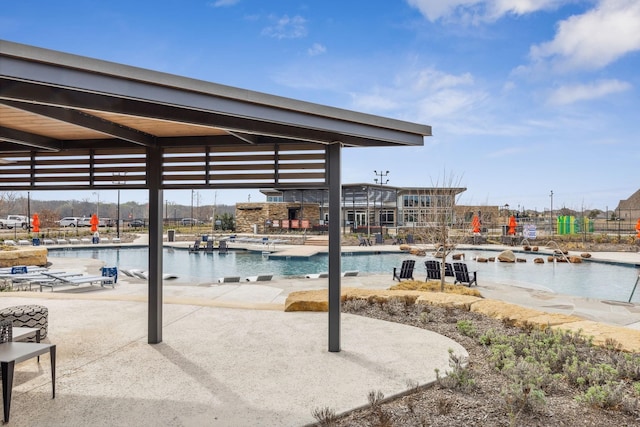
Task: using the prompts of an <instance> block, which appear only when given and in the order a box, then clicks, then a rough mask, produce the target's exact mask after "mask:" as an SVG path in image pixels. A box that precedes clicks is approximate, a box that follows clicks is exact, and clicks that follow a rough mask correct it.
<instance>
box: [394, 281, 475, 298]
mask: <svg viewBox="0 0 640 427" xmlns="http://www.w3.org/2000/svg"><path fill="white" fill-rule="evenodd" d="M389 289H391V290H395V291H423V292H440V282H438V281H435V280H430V281H428V282H421V281H419V280H405V281H404V282H400V283H398V284H397V285H394V286H392V287H390V288H389ZM444 292H445V293H447V294H456V295H470V296H474V297H482V295H481V294H480V291H479V290H477V289H471V288H468V287H466V286H461V285H452V284H449V283H445V285H444Z"/></svg>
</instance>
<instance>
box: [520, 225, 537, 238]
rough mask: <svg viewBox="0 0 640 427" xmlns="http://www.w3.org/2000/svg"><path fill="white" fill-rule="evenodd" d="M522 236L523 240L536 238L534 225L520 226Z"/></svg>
mask: <svg viewBox="0 0 640 427" xmlns="http://www.w3.org/2000/svg"><path fill="white" fill-rule="evenodd" d="M522 236H523V237H524V238H525V239H535V238H536V225H535V224H525V225H523V226H522Z"/></svg>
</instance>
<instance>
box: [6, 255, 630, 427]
mask: <svg viewBox="0 0 640 427" xmlns="http://www.w3.org/2000/svg"><path fill="white" fill-rule="evenodd" d="M296 248H297V249H298V250H299V251H300V252H304V253H306V250H307V249H306V248H308V247H305V246H296ZM372 248H373V249H375V250H383V247H382V246H374V247H361V248H358V247H353V250H354V251H356V250H367V249H368V250H369V251H371V250H372ZM325 249H326V248H325ZM351 249H352V248H351V247H350V248H349V250H351ZM386 249H387V248H384V250H386ZM311 250H316V251H317V250H323V248H318V247H311ZM388 250H390V251H397V250H398V247H397V246H389V247H388ZM300 252H299V253H300ZM596 256H597V257H601V258H602V259H606V260H609V261H611V262H619V261H623V262H629V263H636V262H637V259H638V258H640V255H638V254H636V253H634V254H627V253H610V254H597V255H596V254H594V258H595V257H596ZM53 261H54V262H55V265H54V267H55V268H63V269H64V268H67V269H68V268H71V267H76V268H77V267H78V265H79V263H78V260H77V259H70V258H56V259H55V260H53ZM80 264H81V265H82V267H83V268H84V269H85V271H87V272H91V273H95V271H97V269H98V268H99V266H100V262H99V261H95V260H82V263H80ZM396 283H397V282H396ZM392 284H393V281H392V278H391V274H388V275H358V276H356V277H346V278H343V281H342V285H343V287H352V288H363V289H364V288H366V289H386V288H388V287H389V286H391V285H392ZM326 286H327V279H282V280H274V281H271V282H264V283H261V284H257V283H255V282H245V283H239V284H212V283H200V284H192V285H185V284H173V283H172V282H170V281H165V283H164V288H163V289H164V301H165V304H164V313H163V314H164V316H163V325H164V327H163V342H162V343H160V344H155V345H149V344H147V305H146V294H147V283H146V281H143V280H139V279H131V278H126V279H124V280H120V281H119V282H118V285H117V286H116V288H115V289H111V288H104V289H102V288H97V287H93V288H91V287H82V288H72V289H69V290H68V291H64V290H56V292H43V293H40V292H19V293H0V306H2V307H6V306H11V305H18V304H41V305H45V306H47V307H48V309H49V337H48V339H47V340H48V341H50V342H53V343H56V344H57V347H58V357H57V359H58V360H57V366H58V369H57V376H58V378H57V381H56V386H57V387H56V399H54V400H52V399H51V384H50V376H49V367H48V365H49V364H48V360H47V358H46V357H44V358H43V360H42V361H41V363H40V364H39V365H38V364H37V363H36V362H35V361H33V360H31V361H28V362H24V363H21V364H19V365H18V366H17V367H16V375H15V379H14V395H13V401H12V407H11V421H10V423H11V424H14V425H31V426H45V425H46V426H62V425H64V426H85V425H87V424H91V425H94V426H129V425H154V426H176V425H179V426H201V425H220V426H245V425H261V426H282V425H287V426H302V425H307V424H311V423H313V422H315V421H316V420H315V418H314V417H313V415H312V411H313V410H314V409H318V408H320V409H321V408H330V409H333V410H335V411H336V412H337V413H341V412H344V411H348V410H351V409H354V408H357V407H359V406H363V405H366V404H367V402H368V400H367V395H368V394H369V392H371V391H381V392H382V393H383V394H384V395H385V396H392V395H395V394H400V393H404V392H406V391H407V390H408V389H410V388H411V387H412V386H413V385H415V384H426V383H429V382H432V381H433V380H434V379H435V372H434V369H435V368H438V369H440V370H441V371H444V370H447V369H448V350H449V348H452V349H454V351H456V352H457V353H459V354H462V355H464V354H466V351H465V350H464V349H463V348H462V347H460V346H459V345H458V344H457V343H455V342H453V341H451V340H449V339H447V338H445V337H442V336H440V335H437V334H433V333H430V332H429V331H425V330H421V329H418V328H412V327H408V326H403V325H397V324H393V323H389V322H383V321H378V320H372V319H366V318H361V317H359V316H352V315H347V314H343V316H342V328H341V332H342V334H341V335H342V337H341V338H342V339H341V342H342V351H341V352H339V353H329V352H328V351H327V348H328V347H327V346H328V344H327V337H328V332H327V326H328V324H327V323H328V320H327V314H326V313H308V312H303V313H300V312H298V313H285V312H283V306H284V301H285V299H286V297H287V295H289V293H291V292H292V291H294V290H302V289H326ZM479 289H480V291H481V293H482V294H483V296H485V297H486V298H490V299H496V300H500V301H506V302H512V303H515V304H518V305H522V306H523V307H530V308H536V309H540V310H543V311H547V312H552V313H556V312H557V313H564V314H572V315H578V316H582V317H584V318H586V319H589V320H594V321H597V322H603V323H607V324H612V325H620V326H624V327H626V328H629V329H632V330H639V329H640V307H639V306H638V304H624V303H614V302H606V301H605V302H603V301H597V300H589V299H584V298H578V297H571V296H566V295H557V294H549V293H546V292H541V291H534V290H527V289H523V288H517V287H512V286H505V285H499V284H492V283H486V282H482V281H481V283H480V286H479ZM36 408H37V409H36Z"/></svg>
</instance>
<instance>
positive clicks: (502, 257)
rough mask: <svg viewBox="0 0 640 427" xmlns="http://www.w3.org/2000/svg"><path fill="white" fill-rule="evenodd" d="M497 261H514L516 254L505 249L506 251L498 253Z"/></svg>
mask: <svg viewBox="0 0 640 427" xmlns="http://www.w3.org/2000/svg"><path fill="white" fill-rule="evenodd" d="M498 261H500V262H516V256H515V254H514V253H513V251H511V250H509V249H507V250H506V251H502V252H500V254H499V255H498Z"/></svg>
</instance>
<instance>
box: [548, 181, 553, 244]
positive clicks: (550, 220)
mask: <svg viewBox="0 0 640 427" xmlns="http://www.w3.org/2000/svg"><path fill="white" fill-rule="evenodd" d="M549 197H551V210H550V211H549V230H550V233H551V236H553V190H551V194H549Z"/></svg>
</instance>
